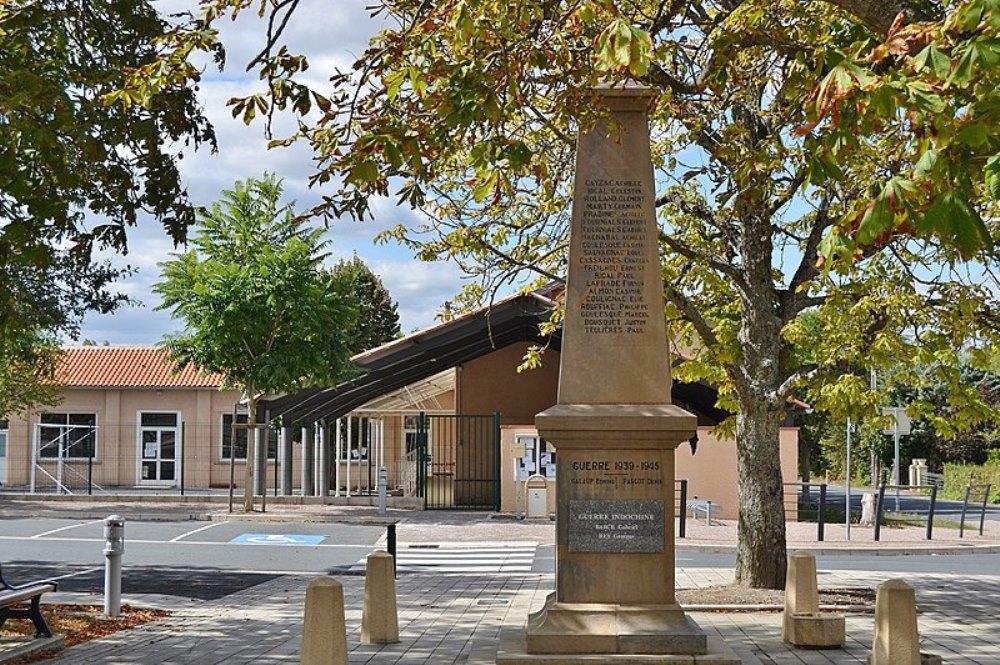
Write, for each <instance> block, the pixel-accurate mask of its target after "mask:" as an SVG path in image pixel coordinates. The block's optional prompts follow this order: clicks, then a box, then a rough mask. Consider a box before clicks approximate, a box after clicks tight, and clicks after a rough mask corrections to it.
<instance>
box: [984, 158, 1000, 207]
mask: <svg viewBox="0 0 1000 665" xmlns="http://www.w3.org/2000/svg"><path fill="white" fill-rule="evenodd" d="M985 176H986V188H987V189H988V190H989V193H990V197H991V198H992V199H993V200H994V201H1000V155H993V156H992V157H990V159H989V161H987V162H986V168H985Z"/></svg>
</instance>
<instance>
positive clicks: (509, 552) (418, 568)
mask: <svg viewBox="0 0 1000 665" xmlns="http://www.w3.org/2000/svg"><path fill="white" fill-rule="evenodd" d="M535 549H536V546H535V545H524V544H519V545H517V546H512V547H505V546H502V545H498V546H489V547H477V546H469V547H433V546H427V545H421V546H417V547H408V546H405V545H404V546H401V547H399V548H398V549H397V551H396V572H397V574H405V573H433V574H435V575H480V574H481V575H496V574H514V573H517V574H523V573H530V572H531V569H532V567H533V565H534V562H535ZM331 572H334V573H340V574H348V575H363V574H364V572H365V559H364V558H362V559H360V560H358V561H357V562H356V563H354V564H352V565H350V566H345V567H342V568H339V569H335V570H333V571H331Z"/></svg>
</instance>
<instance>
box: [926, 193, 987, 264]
mask: <svg viewBox="0 0 1000 665" xmlns="http://www.w3.org/2000/svg"><path fill="white" fill-rule="evenodd" d="M918 230H920V231H923V232H925V233H933V234H935V235H937V236H939V237H940V238H942V239H943V240H945V241H947V242H949V243H951V244H952V245H954V246H955V247H956V248H957V249H958V250H959V252H961V253H962V256H964V257H969V256H972V255H973V254H974V253H975V252H977V251H979V250H980V249H983V248H988V247H992V246H993V239H992V237H991V236H990V231H989V228H988V227H987V226H986V223H985V222H983V219H982V217H980V216H979V212H977V211H976V209H975V208H973V207H972V206H971V205H969V203H968V201H966V200H965V199H964V198H963V197H961V196H960V195H959V194H958V193H957V192H955V191H954V190H948V191H946V192H944V193H942V194H941V195H940V196H938V197H937V199H935V201H934V203H933V204H932V205H931V207H930V208H928V209H927V212H926V213H925V214H924V217H923V220H921V221H919V222H918Z"/></svg>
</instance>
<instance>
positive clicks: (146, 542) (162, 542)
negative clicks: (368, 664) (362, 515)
mask: <svg viewBox="0 0 1000 665" xmlns="http://www.w3.org/2000/svg"><path fill="white" fill-rule="evenodd" d="M32 538H33V536H0V540H32ZM45 540H46V541H49V542H63V543H103V542H104V539H103V538H63V537H56V538H46V539H45ZM129 543H137V544H142V545H167V544H170V541H169V540H148V539H144V538H129V537H128V534H126V536H125V545H126V547H127V546H128V544H129ZM173 544H174V545H178V546H181V545H201V546H205V545H214V546H216V547H229V548H232V547H234V546H237V547H238V546H240V543H229V542H225V543H219V542H213V541H210V540H182V541H180V542H178V543H173ZM244 547H257V546H256V545H253V544H248V545H244ZM283 547H286V548H289V547H324V548H331V549H364V550H370V549H371V548H372V546H371V544H370V543H354V544H344V543H320V544H319V545H284V546H283Z"/></svg>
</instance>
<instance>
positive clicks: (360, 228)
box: [81, 0, 461, 344]
mask: <svg viewBox="0 0 1000 665" xmlns="http://www.w3.org/2000/svg"><path fill="white" fill-rule="evenodd" d="M367 4H368V0H337V1H336V2H327V1H322V0H306V1H304V2H302V3H301V4H300V6H299V8H298V10H297V11H296V15H295V16H294V17H293V19H292V21H291V22H290V23H289V25H288V28H287V30H286V34H285V37H286V40H285V41H287V42H288V44H289V47H290V49H291V50H292V51H294V52H302V53H305V54H306V55H308V56H309V58H310V62H311V65H312V68H311V69H310V71H309V74H308V76H309V82H310V83H313V84H318V85H320V86H321V85H322V84H323V83H325V81H326V80H327V79H328V78H329V76H330V75H331V74H332V73H333V70H334V68H336V67H339V68H341V69H344V68H348V67H350V64H351V63H352V62H353V61H354V59H355V58H356V57H357V56H358V55H360V54H361V53H362V52H363V51H364V50H365V48H366V46H367V42H368V39H369V37H370V36H371V35H373V34H375V32H376V31H377V30H378V29H380V28H381V26H382V24H381V23H380V21H379V20H378V19H372V18H370V17H369V12H368V11H367V10H366V9H365V7H366V5H367ZM190 7H191V2H190V0H170V1H169V2H167V3H165V4H164V5H162V9H163V10H164V11H183V10H185V9H190ZM264 26H265V22H264V21H261V20H259V19H257V18H256V16H255V13H254V11H252V10H251V11H248V12H246V13H245V14H244V15H243V16H242V17H241V18H240V19H238V20H237V21H235V22H229V21H228V20H226V21H223V22H222V23H220V28H221V29H222V40H223V43H224V44H225V47H226V51H227V66H226V69H225V71H223V72H219V71H218V70H217V69H216V68H215V67H214V66H213V65H206V66H205V73H204V78H203V80H202V82H201V84H200V88H199V98H200V100H201V101H202V103H203V105H204V108H205V113H206V115H207V116H208V118H209V119H210V120H211V122H212V123H213V125H214V126H215V131H216V134H217V137H218V144H219V151H218V153H215V154H213V153H211V152H210V151H208V150H201V151H199V152H192V151H190V150H185V151H184V159H183V160H182V161H181V172H182V175H183V177H184V183H185V185H186V187H187V189H188V193H189V195H190V197H191V200H192V201H193V202H194V203H195V204H196V205H209V204H210V203H212V202H213V201H216V200H218V199H219V197H220V194H221V192H222V190H223V189H228V188H230V187H232V185H233V183H234V182H235V181H236V180H242V179H246V178H249V177H259V176H260V175H261V174H262V173H264V172H265V171H267V172H272V173H275V174H277V175H278V176H279V177H281V178H283V179H284V185H285V195H286V199H287V200H289V201H292V200H294V201H295V203H296V208H297V209H299V210H302V209H305V208H307V207H311V206H313V205H315V204H316V203H317V202H319V200H320V196H321V194H322V193H323V192H322V191H318V190H311V189H309V186H308V178H309V175H310V174H311V173H312V172H313V168H314V164H313V161H312V154H311V152H310V150H309V147H308V146H307V145H305V144H301V145H295V146H293V147H291V148H282V149H275V150H268V149H267V147H266V143H267V142H266V139H265V137H264V130H263V124H262V123H261V122H260V121H257V122H254V123H252V124H251V125H250V126H249V127H247V126H245V125H244V124H243V122H242V120H239V119H234V118H233V117H232V114H231V110H230V108H229V107H228V106H227V105H226V102H227V101H228V100H229V99H230V98H232V97H239V96H245V95H248V94H251V93H253V92H256V91H259V90H260V89H261V85H262V84H261V82H260V81H259V80H258V79H257V75H256V74H248V73H246V72H245V71H244V69H245V67H246V64H247V63H248V62H249V61H250V59H251V58H253V56H254V55H256V54H257V52H258V51H259V50H260V48H261V47H262V46H263V43H264ZM273 129H274V135H275V136H284V135H287V134H290V133H291V131H292V130H293V129H294V124H293V122H292V120H291V118H289V117H288V116H285V115H279V116H277V117H276V119H275V123H274V128H273ZM335 186H336V185H335V184H330V185H327V186H326V187H328V188H333V187H335ZM372 210H373V214H374V217H375V219H374V220H370V221H365V222H355V221H353V220H349V219H343V220H336V221H334V222H333V223H332V224H331V225H330V230H329V237H330V239H331V252H332V254H333V258H334V259H336V258H342V257H349V256H351V254H353V253H355V252H356V253H357V254H358V255H359V256H360V257H361V258H362V259H363V260H364V261H365V262H366V263H368V265H369V266H371V267H372V269H373V270H374V271H375V272H376V273H377V274H379V275H380V276H381V277H382V280H383V282H384V283H385V285H386V287H387V288H388V289H389V292H390V294H391V295H392V297H393V299H395V300H397V301H398V302H399V312H400V318H401V321H402V327H403V331H404V332H410V331H412V330H414V329H418V328H423V327H426V326H428V325H431V324H433V323H434V313H435V312H436V311H437V310H439V309H440V308H441V307H442V305H443V303H444V301H446V300H450V299H452V298H453V297H454V295H455V294H456V293H457V292H458V290H459V288H460V286H461V284H460V274H459V270H458V269H457V267H455V266H454V265H452V264H444V263H434V264H424V263H420V262H417V261H415V260H413V259H411V258H410V257H409V254H408V250H405V249H404V248H400V247H398V246H395V245H378V246H376V245H375V244H374V243H373V241H372V239H373V237H374V236H375V235H376V234H377V233H378V232H379V231H382V230H385V229H387V228H390V227H392V226H395V225H396V224H398V223H404V224H415V223H419V221H420V215H419V213H415V212H414V211H412V210H410V209H409V208H397V207H396V206H395V205H394V204H393V202H392V201H390V200H386V199H379V200H376V201H373V202H372ZM129 248H130V252H129V254H128V256H126V257H116V258H115V263H116V264H118V265H125V264H128V265H131V266H133V267H134V268H135V269H136V271H135V273H134V274H133V275H132V276H131V277H129V278H126V279H125V280H123V281H122V282H121V283H119V284H118V290H119V291H121V292H123V293H126V294H128V295H129V296H130V297H132V298H134V299H136V300H138V301H141V302H142V306H140V307H124V308H122V309H121V310H119V311H118V312H116V313H114V314H112V315H105V316H99V315H90V316H88V317H87V318H86V320H85V321H84V325H83V329H82V331H81V337H82V338H83V339H93V340H95V341H98V342H104V341H109V342H111V343H113V344H153V343H156V342H157V341H159V340H160V339H162V338H163V336H164V334H166V333H167V332H169V331H171V330H177V329H178V328H179V325H178V324H177V322H174V321H171V319H170V317H169V315H168V314H167V313H166V312H155V311H153V308H154V307H155V306H156V305H157V304H158V303H159V300H158V298H157V297H156V296H155V295H154V294H153V293H152V291H151V287H152V285H153V284H154V283H155V282H157V281H158V280H159V279H160V272H159V268H158V267H157V263H159V262H162V261H165V260H167V259H168V258H169V255H170V252H171V251H173V245H172V243H171V241H170V240H169V239H168V238H167V236H166V233H165V232H164V231H163V229H162V227H160V225H159V224H158V223H156V222H155V221H153V220H150V219H146V220H143V221H142V222H141V223H140V225H139V226H138V227H137V228H135V229H130V231H129Z"/></svg>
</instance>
